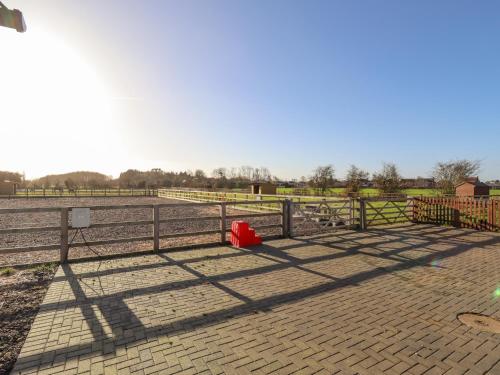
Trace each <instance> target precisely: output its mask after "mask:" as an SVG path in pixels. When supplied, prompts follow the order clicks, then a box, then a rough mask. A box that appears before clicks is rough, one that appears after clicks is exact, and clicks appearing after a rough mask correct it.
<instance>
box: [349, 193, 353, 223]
mask: <svg viewBox="0 0 500 375" xmlns="http://www.w3.org/2000/svg"><path fill="white" fill-rule="evenodd" d="M353 222H354V199H353V198H352V197H349V229H352V224H353Z"/></svg>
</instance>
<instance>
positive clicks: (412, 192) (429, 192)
mask: <svg viewBox="0 0 500 375" xmlns="http://www.w3.org/2000/svg"><path fill="white" fill-rule="evenodd" d="M294 190H296V189H294V188H278V194H292V193H293V191H294ZM300 190H305V191H306V192H307V194H310V195H314V194H315V190H314V189H300ZM344 192H345V189H344V188H330V189H328V190H327V194H343V193H344ZM401 192H402V193H404V194H407V195H409V196H417V195H423V196H426V197H433V196H438V195H439V190H436V189H418V188H414V189H403V190H401ZM361 194H362V195H378V194H379V190H378V189H376V188H363V189H361ZM490 195H500V189H491V190H490Z"/></svg>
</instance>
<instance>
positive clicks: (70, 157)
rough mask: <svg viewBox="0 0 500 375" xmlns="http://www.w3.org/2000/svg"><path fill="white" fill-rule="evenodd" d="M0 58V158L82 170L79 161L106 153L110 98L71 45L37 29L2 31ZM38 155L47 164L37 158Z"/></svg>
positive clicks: (15, 164)
mask: <svg viewBox="0 0 500 375" xmlns="http://www.w3.org/2000/svg"><path fill="white" fill-rule="evenodd" d="M0 56H1V58H0V71H1V72H2V78H1V79H0V86H1V89H0V129H1V138H2V139H3V142H2V147H1V148H0V149H1V151H0V156H1V159H2V160H3V161H7V160H8V165H9V167H10V168H11V169H18V170H22V169H23V166H26V165H29V166H30V169H32V170H31V173H34V174H38V173H45V172H46V171H49V170H52V171H53V170H54V169H56V170H57V169H59V170H61V169H65V168H66V167H65V166H68V168H72V169H73V168H75V166H79V167H80V168H85V166H86V165H87V164H85V163H82V160H84V159H85V158H92V157H94V158H95V157H96V155H97V156H98V157H99V155H100V152H96V150H102V152H107V150H106V143H107V141H108V140H109V137H110V136H111V135H112V133H113V128H112V126H113V121H112V120H113V118H112V108H111V105H112V100H111V96H110V93H109V92H108V88H107V87H106V86H105V84H104V83H103V82H102V81H101V80H100V78H99V76H98V74H97V72H96V69H95V68H94V67H93V66H92V65H90V64H89V62H88V61H87V60H86V59H84V58H83V57H82V56H81V55H79V53H78V51H77V50H76V49H75V48H72V46H70V45H68V44H67V43H65V41H64V40H63V39H62V38H59V37H58V36H54V35H51V34H49V33H47V32H44V31H41V30H34V29H30V31H29V32H28V33H26V34H22V35H20V34H18V33H10V32H8V31H4V30H2V32H1V33H0ZM41 155H44V158H43V160H44V161H45V162H47V161H50V165H48V166H44V165H41V164H40V162H38V161H37V160H39V159H41V158H40V156H41ZM92 155H94V156H92ZM95 161H98V159H97V160H95ZM87 162H88V159H87ZM92 164H93V163H90V164H88V165H89V167H90V166H91V165H92ZM0 169H1V168H0Z"/></svg>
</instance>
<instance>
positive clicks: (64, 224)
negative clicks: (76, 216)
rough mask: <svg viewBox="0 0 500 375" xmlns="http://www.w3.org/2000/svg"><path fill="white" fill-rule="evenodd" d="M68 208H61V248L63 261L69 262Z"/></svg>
mask: <svg viewBox="0 0 500 375" xmlns="http://www.w3.org/2000/svg"><path fill="white" fill-rule="evenodd" d="M68 252H69V245H68V208H66V207H63V208H61V249H60V260H61V263H67V262H68Z"/></svg>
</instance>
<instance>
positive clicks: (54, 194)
mask: <svg viewBox="0 0 500 375" xmlns="http://www.w3.org/2000/svg"><path fill="white" fill-rule="evenodd" d="M157 195H158V191H157V189H120V188H106V189H17V191H16V193H15V194H8V195H0V198H6V199H15V198H74V197H80V198H86V197H156V196H157Z"/></svg>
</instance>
